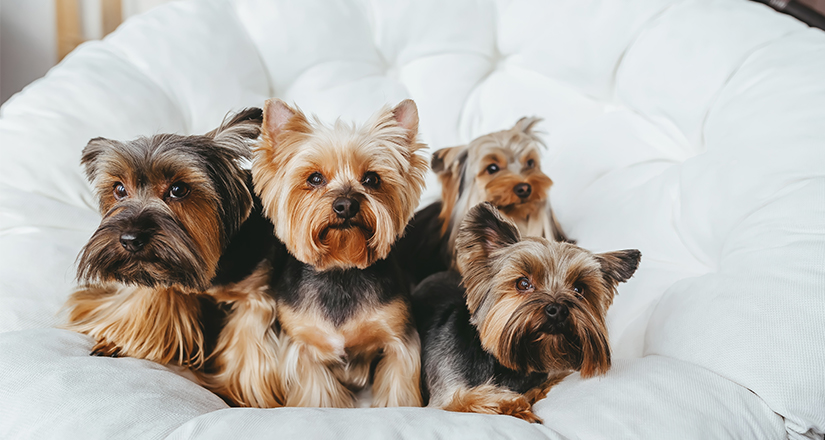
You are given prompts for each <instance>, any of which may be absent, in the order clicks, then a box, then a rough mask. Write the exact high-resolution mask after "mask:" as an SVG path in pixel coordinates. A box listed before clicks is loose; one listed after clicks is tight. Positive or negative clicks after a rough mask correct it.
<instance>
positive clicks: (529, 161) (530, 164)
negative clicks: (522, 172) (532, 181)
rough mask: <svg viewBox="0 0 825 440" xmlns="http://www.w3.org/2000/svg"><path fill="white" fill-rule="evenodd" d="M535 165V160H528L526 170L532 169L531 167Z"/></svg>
mask: <svg viewBox="0 0 825 440" xmlns="http://www.w3.org/2000/svg"><path fill="white" fill-rule="evenodd" d="M535 165H536V161H535V160H533V159H529V160H528V161H527V168H533V166H535Z"/></svg>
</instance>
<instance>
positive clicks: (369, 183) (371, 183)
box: [361, 171, 381, 189]
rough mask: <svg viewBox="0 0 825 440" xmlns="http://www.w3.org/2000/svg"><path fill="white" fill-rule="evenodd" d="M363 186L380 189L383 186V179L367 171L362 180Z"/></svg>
mask: <svg viewBox="0 0 825 440" xmlns="http://www.w3.org/2000/svg"><path fill="white" fill-rule="evenodd" d="M361 184H362V185H364V186H366V187H367V188H373V189H374V188H378V186H379V185H381V177H379V176H378V174H376V173H374V172H372V171H367V172H366V173H364V178H363V179H361Z"/></svg>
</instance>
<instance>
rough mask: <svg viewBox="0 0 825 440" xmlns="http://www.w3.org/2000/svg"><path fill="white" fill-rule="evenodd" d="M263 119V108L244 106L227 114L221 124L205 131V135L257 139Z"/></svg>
mask: <svg viewBox="0 0 825 440" xmlns="http://www.w3.org/2000/svg"><path fill="white" fill-rule="evenodd" d="M263 121H264V116H263V110H261V109H259V108H257V107H250V108H245V109H243V110H241V111H239V112H238V113H235V114H234V115H232V114H227V115H226V117H224V119H223V122H221V125H220V126H219V127H218V128H216V129H214V130H212V131H210V132H209V133H207V134H206V136H209V137H212V138H216V139H217V138H219V137H223V136H239V137H243V138H246V139H257V137H258V136H260V134H261V124H262V123H263Z"/></svg>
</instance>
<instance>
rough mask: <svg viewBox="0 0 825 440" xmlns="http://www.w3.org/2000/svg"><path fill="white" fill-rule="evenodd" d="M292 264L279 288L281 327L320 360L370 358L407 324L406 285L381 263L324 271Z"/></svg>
mask: <svg viewBox="0 0 825 440" xmlns="http://www.w3.org/2000/svg"><path fill="white" fill-rule="evenodd" d="M291 266H292V267H288V268H287V273H284V275H283V276H282V277H281V282H279V283H278V287H277V288H276V289H275V290H276V295H277V296H278V302H279V311H278V314H279V320H280V323H281V327H282V328H283V329H284V331H285V332H286V333H287V334H288V335H289V336H290V337H291V338H293V339H295V340H296V341H298V342H301V343H303V344H305V345H306V346H308V347H311V348H312V350H313V351H314V352H315V354H316V356H317V357H318V358H319V360H326V361H331V362H332V361H334V362H340V361H341V360H343V361H345V362H346V363H352V362H359V360H361V361H369V360H371V359H372V358H373V357H374V356H375V355H376V354H378V353H379V352H380V349H381V348H382V347H383V346H384V345H386V343H387V342H388V341H389V340H391V339H393V338H396V337H399V336H400V335H403V334H404V332H405V330H406V327H407V326H408V325H409V318H408V317H409V307H408V304H407V302H406V300H405V296H404V290H402V289H403V288H402V285H401V283H399V282H398V281H397V280H395V279H393V278H392V277H390V276H386V272H384V271H383V270H385V268H383V267H381V266H380V265H379V266H378V267H370V268H367V269H365V270H356V269H352V270H342V271H325V272H317V271H315V270H313V269H312V268H311V267H307V266H305V265H303V264H300V263H299V264H298V265H291Z"/></svg>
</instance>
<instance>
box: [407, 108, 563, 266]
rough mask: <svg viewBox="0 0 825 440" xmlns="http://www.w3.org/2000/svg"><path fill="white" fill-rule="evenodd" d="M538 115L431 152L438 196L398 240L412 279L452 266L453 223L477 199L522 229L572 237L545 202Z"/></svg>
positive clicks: (547, 183)
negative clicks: (534, 128) (437, 181)
mask: <svg viewBox="0 0 825 440" xmlns="http://www.w3.org/2000/svg"><path fill="white" fill-rule="evenodd" d="M540 121H541V119H540V118H535V117H531V118H528V117H524V118H521V119H519V120H518V122H516V124H515V126H513V127H512V128H510V129H508V130H502V131H498V132H495V133H490V134H486V135H484V136H481V137H478V138H476V139H474V140H473V141H472V142H470V143H469V145H461V146H457V147H451V148H444V149H441V150H438V151H436V152H435V153H433V156H432V163H431V165H432V170H433V171H434V172H435V173H436V175H437V176H438V178H439V181H440V182H441V201H440V202H436V203H434V204H432V205H430V206H428V207H426V208H424V209H422V210H421V211H420V212H418V213H416V215H415V218H414V219H413V221H412V222H410V225H409V227H408V232H407V234H406V237H405V238H404V239H403V241H402V242H401V243H399V248H401V249H403V250H404V252H403V254H404V255H410V256H414V257H413V260H411V261H405V264H404V265H405V266H406V267H409V268H410V270H411V272H412V275H413V278H414V279H415V280H416V281H420V280H421V279H423V278H424V277H426V276H427V275H430V274H432V273H435V272H436V271H439V270H446V269H447V268H451V269H455V241H456V237H457V236H458V230H459V225H460V224H461V221H462V220H463V219H464V217H465V216H466V215H467V212H468V211H469V210H470V208H471V207H473V206H475V205H477V204H478V203H481V202H485V201H486V202H490V203H492V204H493V205H495V206H496V207H497V208H498V209H499V211H500V212H501V213H502V214H503V215H504V217H506V218H507V219H509V220H511V221H512V222H514V223H515V224H516V226H517V227H518V229H519V232H520V233H521V234H522V235H525V236H534V237H544V238H547V239H550V240H556V241H568V242H572V240H570V239H568V238H567V236H566V235H565V234H564V232H563V231H562V229H561V226H560V225H559V223H558V221H557V220H556V217H555V215H554V214H553V210H552V209H551V207H550V199H549V198H548V192H549V189H550V186H551V185H552V184H553V181H552V180H550V178H549V177H547V175H546V174H544V173H543V172H542V171H541V153H540V151H539V147H542V146H543V145H544V144H543V142H542V140H541V138H540V137H539V136H538V135H537V134H536V133H535V132H534V131H533V127H534V126H535V125H536V124H537V123H538V122H540Z"/></svg>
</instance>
